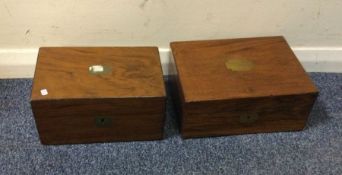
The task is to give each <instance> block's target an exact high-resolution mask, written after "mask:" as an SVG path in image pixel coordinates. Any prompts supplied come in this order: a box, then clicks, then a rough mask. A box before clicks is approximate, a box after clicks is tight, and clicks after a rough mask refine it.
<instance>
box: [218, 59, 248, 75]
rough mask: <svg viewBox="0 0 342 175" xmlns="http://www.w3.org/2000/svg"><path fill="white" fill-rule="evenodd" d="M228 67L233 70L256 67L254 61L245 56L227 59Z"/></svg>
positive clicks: (246, 69)
mask: <svg viewBox="0 0 342 175" xmlns="http://www.w3.org/2000/svg"><path fill="white" fill-rule="evenodd" d="M225 65H226V68H227V69H228V70H231V71H236V72H240V71H249V70H251V69H252V68H253V67H254V63H253V62H252V61H250V60H247V59H243V58H232V59H227V60H226V63H225Z"/></svg>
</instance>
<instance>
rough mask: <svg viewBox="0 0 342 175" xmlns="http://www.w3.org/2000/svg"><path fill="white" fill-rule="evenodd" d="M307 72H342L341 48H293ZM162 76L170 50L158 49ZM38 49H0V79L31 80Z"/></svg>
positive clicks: (165, 71) (165, 70) (165, 72)
mask: <svg viewBox="0 0 342 175" xmlns="http://www.w3.org/2000/svg"><path fill="white" fill-rule="evenodd" d="M292 49H293V51H294V52H295V54H296V55H297V57H298V59H299V60H300V62H301V63H302V65H303V66H304V68H305V70H306V71H307V72H342V47H293V48H292ZM159 52H160V57H161V63H162V66H163V72H164V75H167V72H168V71H167V69H168V67H167V65H168V62H169V56H170V49H169V48H160V49H159ZM37 55H38V49H0V78H2V79H3V78H32V77H33V74H34V69H35V64H36V59H37Z"/></svg>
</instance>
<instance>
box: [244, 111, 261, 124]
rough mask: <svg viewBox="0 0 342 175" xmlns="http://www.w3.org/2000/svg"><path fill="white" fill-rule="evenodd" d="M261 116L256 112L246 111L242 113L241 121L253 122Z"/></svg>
mask: <svg viewBox="0 0 342 175" xmlns="http://www.w3.org/2000/svg"><path fill="white" fill-rule="evenodd" d="M258 118H259V116H258V114H256V113H246V114H242V115H240V123H242V124H252V123H255V122H256V121H257V120H258Z"/></svg>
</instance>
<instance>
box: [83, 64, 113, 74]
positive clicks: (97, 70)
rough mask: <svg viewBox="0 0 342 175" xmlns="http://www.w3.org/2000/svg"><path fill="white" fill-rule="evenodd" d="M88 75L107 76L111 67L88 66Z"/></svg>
mask: <svg viewBox="0 0 342 175" xmlns="http://www.w3.org/2000/svg"><path fill="white" fill-rule="evenodd" d="M88 71H89V74H90V75H101V74H108V73H110V72H112V69H111V67H109V66H106V65H101V64H94V65H91V66H89V68H88Z"/></svg>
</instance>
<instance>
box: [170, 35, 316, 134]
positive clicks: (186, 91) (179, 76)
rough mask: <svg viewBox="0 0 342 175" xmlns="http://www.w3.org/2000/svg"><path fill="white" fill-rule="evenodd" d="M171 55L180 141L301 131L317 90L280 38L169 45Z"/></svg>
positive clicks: (190, 42) (186, 42) (175, 43)
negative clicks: (191, 138)
mask: <svg viewBox="0 0 342 175" xmlns="http://www.w3.org/2000/svg"><path fill="white" fill-rule="evenodd" d="M171 49H172V53H173V60H172V62H171V63H172V64H171V68H170V70H174V72H171V75H173V76H174V77H173V79H174V82H175V84H176V85H175V86H176V87H177V88H176V90H177V91H178V99H179V107H180V113H181V115H182V117H181V133H182V136H183V137H184V138H189V137H203V136H221V135H232V134H246V133H258V132H274V131H295V130H301V129H303V128H304V127H305V124H306V121H307V118H308V116H309V113H310V110H311V108H312V106H313V104H314V101H315V99H316V96H317V94H318V90H317V88H316V87H315V86H314V84H313V83H312V82H311V80H310V78H309V77H308V75H307V74H306V72H305V71H304V69H303V67H302V66H301V64H300V63H299V61H298V60H297V58H296V56H295V55H294V53H293V52H292V50H291V49H290V47H289V46H288V44H287V42H286V41H285V39H284V38H283V37H261V38H249V39H248V38H246V39H225V40H211V41H184V42H173V43H171ZM172 65H174V67H173V66H172Z"/></svg>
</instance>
